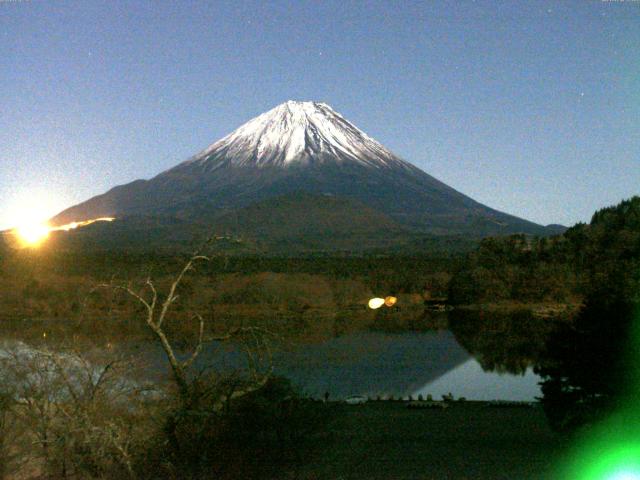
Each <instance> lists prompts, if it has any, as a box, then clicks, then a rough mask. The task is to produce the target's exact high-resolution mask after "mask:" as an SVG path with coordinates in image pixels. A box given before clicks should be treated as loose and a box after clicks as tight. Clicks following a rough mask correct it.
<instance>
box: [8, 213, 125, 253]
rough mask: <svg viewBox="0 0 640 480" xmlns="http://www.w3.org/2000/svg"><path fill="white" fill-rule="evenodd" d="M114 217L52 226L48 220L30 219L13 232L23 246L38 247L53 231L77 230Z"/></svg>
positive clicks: (109, 220)
mask: <svg viewBox="0 0 640 480" xmlns="http://www.w3.org/2000/svg"><path fill="white" fill-rule="evenodd" d="M114 220H115V218H114V217H101V218H94V219H92V220H84V221H82V222H71V223H67V224H66V225H60V226H58V227H52V226H50V225H49V224H47V223H46V222H41V221H37V220H32V221H29V220H28V219H27V220H25V222H24V223H23V224H22V225H19V226H17V227H16V228H14V229H13V230H12V233H13V234H14V235H15V236H16V237H18V240H19V242H20V244H21V246H23V247H32V248H33V247H38V246H40V245H41V244H42V243H43V242H44V241H45V240H46V239H47V238H48V237H49V234H50V233H51V232H60V231H62V232H68V231H69V230H75V229H76V228H78V227H85V226H87V225H91V224H92V223H95V222H113V221H114Z"/></svg>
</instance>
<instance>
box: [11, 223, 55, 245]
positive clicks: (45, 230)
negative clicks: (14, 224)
mask: <svg viewBox="0 0 640 480" xmlns="http://www.w3.org/2000/svg"><path fill="white" fill-rule="evenodd" d="M49 231H50V228H49V226H48V225H47V224H44V223H26V224H24V225H21V226H19V227H18V228H16V229H15V233H16V235H18V238H19V239H20V242H21V243H22V244H23V245H24V246H26V247H36V246H38V245H40V244H41V243H42V242H43V241H45V240H46V239H47V237H48V236H49Z"/></svg>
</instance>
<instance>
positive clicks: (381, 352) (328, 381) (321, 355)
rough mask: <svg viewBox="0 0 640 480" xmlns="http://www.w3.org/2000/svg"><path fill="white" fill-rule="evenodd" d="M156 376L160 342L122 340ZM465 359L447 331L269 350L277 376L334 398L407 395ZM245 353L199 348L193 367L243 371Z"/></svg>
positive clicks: (362, 336) (366, 335)
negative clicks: (276, 350)
mask: <svg viewBox="0 0 640 480" xmlns="http://www.w3.org/2000/svg"><path fill="white" fill-rule="evenodd" d="M119 349H120V350H121V352H122V353H124V354H125V355H126V354H128V355H134V356H135V357H136V358H137V359H138V360H139V361H141V362H143V363H145V364H146V365H147V367H148V370H147V372H149V373H150V375H151V376H152V377H155V378H156V379H159V378H160V377H163V376H164V375H166V373H167V371H168V367H167V364H166V360H165V358H164V355H163V353H162V351H161V350H160V348H159V347H158V345H156V344H154V343H145V344H130V345H124V344H121V345H120V346H119ZM468 358H469V354H468V353H467V352H466V351H465V350H464V349H463V348H462V347H461V346H460V345H459V344H458V343H457V342H456V340H455V338H454V336H453V334H452V333H451V332H449V331H438V332H426V333H416V332H411V333H402V334H387V333H378V332H363V333H355V334H350V335H345V336H342V337H339V338H334V339H331V340H328V341H326V342H323V343H317V344H300V345H294V346H293V347H291V348H289V349H287V350H286V351H279V352H277V353H274V355H273V363H274V370H275V372H274V373H275V374H276V375H282V376H284V377H287V378H289V379H290V380H291V381H292V382H293V383H294V385H296V386H298V387H299V388H301V389H302V391H303V392H304V393H305V394H307V395H310V396H313V397H322V396H323V395H324V393H325V392H329V394H330V396H331V398H332V399H339V398H344V397H347V396H349V395H356V394H357V395H367V396H371V397H375V396H378V395H380V396H381V397H385V396H390V395H393V396H395V397H398V396H408V395H410V394H411V393H413V392H414V391H416V390H417V389H419V388H420V387H422V386H423V385H425V384H427V383H429V382H431V381H433V380H435V379H436V378H438V377H440V376H442V375H444V374H445V373H447V372H448V371H450V370H453V369H454V368H456V367H457V366H458V365H460V364H462V363H463V362H464V361H465V360H467V359H468ZM245 365H246V357H245V356H244V354H243V353H242V352H241V351H240V350H239V349H235V348H232V347H230V346H224V347H222V346H217V347H216V346H215V345H214V346H210V348H207V349H205V350H203V352H202V354H201V355H200V356H199V357H198V361H197V362H196V365H195V367H196V369H205V368H213V369H214V370H216V371H219V372H221V373H222V372H225V373H231V372H233V371H234V370H235V371H238V370H242V369H243V368H244V366H245Z"/></svg>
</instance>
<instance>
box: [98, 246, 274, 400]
mask: <svg viewBox="0 0 640 480" xmlns="http://www.w3.org/2000/svg"><path fill="white" fill-rule="evenodd" d="M207 261H210V257H208V256H205V255H201V254H199V253H196V254H194V255H193V256H191V258H189V260H188V261H187V262H186V264H185V266H184V267H183V268H182V270H181V271H180V272H179V273H178V275H177V276H176V277H175V278H174V279H173V281H172V282H171V284H170V286H169V289H168V292H167V294H166V296H165V297H164V300H162V301H161V300H160V297H161V295H160V294H159V292H158V289H157V288H156V285H155V283H154V281H153V280H152V279H151V278H150V277H148V278H147V279H146V281H145V282H144V285H143V286H142V288H140V289H138V290H136V289H134V288H133V287H132V285H131V284H126V283H123V284H116V283H114V282H113V281H112V282H111V283H110V284H101V285H99V286H98V287H97V288H110V289H114V290H117V291H122V292H124V293H125V294H126V295H128V296H129V297H131V298H133V299H134V300H135V301H136V302H138V303H139V304H140V305H142V306H143V307H144V312H145V316H144V321H145V323H146V325H147V327H148V328H149V330H150V331H151V332H152V333H153V335H154V337H155V338H156V339H157V340H158V342H159V344H160V345H161V347H162V350H163V352H164V354H165V357H166V358H167V361H168V362H169V366H170V369H171V374H172V378H173V380H174V382H175V385H176V387H177V390H178V395H179V398H180V400H181V402H182V403H183V404H188V403H189V402H190V398H191V394H192V391H191V389H190V386H191V385H192V383H193V382H192V381H191V380H192V379H193V378H195V374H194V372H193V371H190V369H192V367H193V365H194V362H195V361H196V359H197V358H198V356H199V355H200V353H201V352H202V350H203V348H204V346H205V345H206V344H209V343H213V342H226V341H233V342H236V343H237V344H238V345H240V346H241V347H242V349H243V351H244V353H245V355H246V358H247V365H248V372H249V375H248V378H247V379H246V381H244V382H243V385H242V387H239V385H240V384H239V383H238V382H236V383H235V386H236V388H234V389H233V390H232V392H231V393H229V394H227V395H222V397H223V398H221V399H220V401H219V402H218V406H219V407H222V406H223V405H224V404H225V403H227V404H228V402H229V401H230V400H232V399H234V398H238V397H241V396H244V395H247V394H249V393H251V392H253V391H255V390H257V389H259V388H261V387H262V386H264V385H265V384H266V382H267V381H268V380H269V378H270V376H271V374H272V348H271V340H272V339H273V338H274V335H273V334H272V333H271V332H269V331H267V330H265V329H263V328H259V327H251V326H249V327H245V326H242V327H235V328H231V329H228V330H227V331H226V332H225V333H223V334H219V335H213V334H205V327H206V325H205V323H206V322H205V319H204V317H203V316H202V315H201V314H199V313H193V315H192V317H191V318H192V320H193V321H197V322H198V338H197V341H196V344H195V346H194V347H193V348H192V350H191V351H190V352H189V354H188V355H187V356H186V358H184V359H181V358H180V355H178V353H177V349H176V347H175V346H174V344H173V343H172V341H171V339H170V338H169V336H168V334H167V331H166V329H165V322H166V320H167V317H168V316H169V314H170V312H171V308H172V307H173V306H174V305H175V303H176V301H177V300H178V298H179V294H178V290H179V289H180V286H181V284H182V282H183V280H184V279H185V277H186V275H187V274H188V273H189V272H191V271H194V270H195V267H196V264H197V263H199V262H207Z"/></svg>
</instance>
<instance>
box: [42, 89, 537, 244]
mask: <svg viewBox="0 0 640 480" xmlns="http://www.w3.org/2000/svg"><path fill="white" fill-rule="evenodd" d="M301 194H302V195H301ZM283 209H284V210H283ZM314 211H315V212H316V217H314V218H315V220H313V219H312V217H313V215H314V214H313V213H312V212H314ZM340 212H342V213H340ZM358 212H360V213H358ZM363 212H364V213H363ZM228 215H230V216H231V217H233V219H234V220H233V221H232V222H231V224H233V225H234V228H240V226H242V228H249V227H248V225H255V226H256V229H257V230H256V231H255V232H254V233H255V234H256V235H258V236H261V235H266V236H268V235H269V234H268V231H269V229H268V228H266V227H265V225H270V224H274V225H277V228H276V230H277V229H280V230H278V231H281V232H286V233H287V234H289V233H290V230H291V231H298V230H301V231H304V232H306V234H308V235H311V236H312V237H313V235H315V233H314V234H311V233H309V232H317V230H313V228H312V225H316V227H317V226H324V225H336V224H340V225H343V226H344V227H345V229H346V230H343V233H344V231H350V232H359V233H358V235H360V237H357V238H369V237H370V234H371V233H372V231H373V232H374V233H375V232H378V229H381V230H384V229H385V228H390V229H392V230H393V229H394V228H406V229H408V231H412V232H420V233H428V234H430V235H440V234H448V235H452V234H455V235H460V234H464V235H467V234H470V235H475V236H481V235H494V234H504V233H515V232H527V233H534V234H545V229H544V227H541V226H540V225H535V224H533V223H531V222H527V221H526V220H522V219H519V218H516V217H513V216H511V215H508V214H504V213H502V212H497V211H496V210H493V209H491V208H489V207H486V206H484V205H482V204H480V203H478V202H476V201H474V200H473V199H471V198H469V197H467V196H466V195H463V194H462V193H460V192H458V191H456V190H454V189H453V188H451V187H449V186H447V185H445V184H444V183H442V182H441V181H439V180H437V179H436V178H433V177H432V176H430V175H429V174H427V173H426V172H424V171H422V170H421V169H419V168H417V167H415V166H413V165H412V164H410V163H409V162H406V161H404V160H402V159H400V158H399V157H397V156H396V155H394V154H393V153H392V152H390V151H389V150H387V149H386V148H385V147H383V146H382V145H381V144H380V143H378V142H377V141H375V140H374V139H373V138H371V137H369V136H368V135H367V134H366V133H364V132H363V131H362V130H360V129H358V128H357V127H356V126H354V125H353V124H352V123H351V122H349V121H348V120H346V119H345V118H344V117H343V116H342V115H340V114H339V113H337V112H336V111H335V110H333V109H332V108H331V107H330V106H329V105H327V104H326V103H316V102H294V101H288V102H285V103H283V104H281V105H278V106H277V107H275V108H273V109H271V110H269V111H268V112H265V113H263V114H262V115H259V116H257V117H255V118H254V119H252V120H249V121H248V122H247V123H245V124H244V125H242V126H240V127H239V128H238V129H236V130H235V131H233V132H232V133H230V134H229V135H227V136H226V137H224V138H222V139H221V140H218V141H217V142H215V143H213V144H212V145H211V146H209V147H208V148H206V149H205V150H203V151H201V152H200V153H198V154H196V155H194V156H193V157H191V158H190V159H188V160H186V161H184V162H182V163H179V164H178V165H176V166H175V167H173V168H170V169H169V170H166V171H164V172H161V173H160V174H158V175H156V176H155V177H153V178H151V179H149V180H136V181H134V182H131V183H129V184H127V185H121V186H118V187H114V188H113V189H111V190H110V191H108V192H106V193H104V194H102V195H98V196H96V197H94V198H91V199H89V200H87V201H86V202H83V203H81V204H79V205H76V206H74V207H71V208H69V209H67V210H65V211H64V212H61V213H60V214H58V215H57V216H56V217H54V218H53V219H51V223H52V225H64V224H67V223H71V222H78V221H83V220H89V219H92V218H99V217H116V218H122V217H131V218H133V217H135V218H141V217H143V218H150V217H153V218H178V219H180V221H181V222H186V223H189V222H192V223H193V224H202V223H204V224H210V225H211V226H212V228H213V226H215V225H217V227H216V228H222V227H221V225H224V224H225V223H224V222H225V220H224V218H227V217H226V216H228ZM341 215H342V216H341ZM231 217H228V218H231ZM239 219H243V220H239ZM296 219H297V220H296ZM358 219H360V220H358ZM154 221H155V220H154ZM270 222H271V223H270ZM296 222H297V223H296ZM314 222H315V223H314ZM332 222H333V223H332ZM134 223H135V222H134ZM117 226H118V225H117V222H116V227H117ZM372 226H373V227H372ZM136 228H137V227H136ZM265 228H266V230H265ZM314 228H315V227H314ZM322 228H324V227H322ZM371 228H373V230H371ZM367 229H368V230H367ZM256 232H257V233H256ZM260 232H262V233H260ZM363 232H368V233H366V234H365V233H363ZM272 233H273V232H272ZM354 234H355V233H354ZM376 234H377V233H376ZM347 236H348V235H347ZM374 236H375V235H374ZM355 238H356V237H354V239H355ZM385 241H386V240H385ZM285 244H286V242H285ZM352 244H353V245H354V248H355V247H358V248H360V240H353V241H352ZM383 244H384V242H383Z"/></svg>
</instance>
